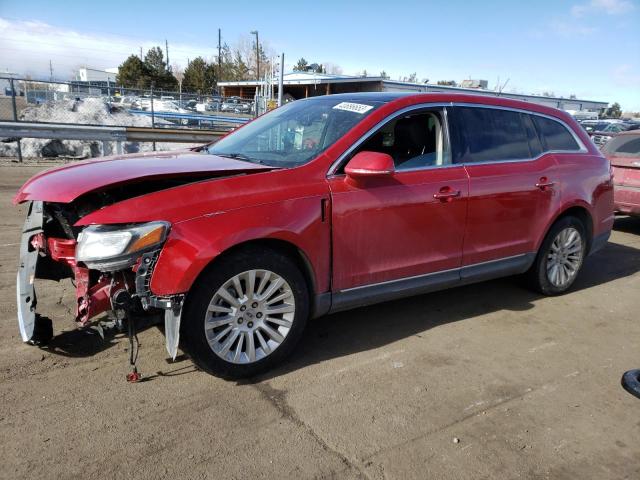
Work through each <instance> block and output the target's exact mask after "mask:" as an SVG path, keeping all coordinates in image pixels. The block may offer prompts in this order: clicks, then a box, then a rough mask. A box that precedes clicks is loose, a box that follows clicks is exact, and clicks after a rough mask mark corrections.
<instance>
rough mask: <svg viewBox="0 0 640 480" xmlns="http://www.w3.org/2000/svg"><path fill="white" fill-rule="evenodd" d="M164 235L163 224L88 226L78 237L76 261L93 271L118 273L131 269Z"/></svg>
mask: <svg viewBox="0 0 640 480" xmlns="http://www.w3.org/2000/svg"><path fill="white" fill-rule="evenodd" d="M168 232H169V223H167V222H150V223H144V224H141V225H132V226H127V227H123V226H121V225H116V226H114V225H91V226H90V227H87V228H85V229H84V230H82V232H80V235H78V243H77V245H76V261H78V262H83V263H84V264H85V265H86V266H87V267H88V268H91V269H95V270H102V271H114V270H121V269H123V268H127V267H130V266H132V265H133V264H134V263H135V261H136V260H137V258H138V257H139V256H140V254H141V253H144V252H146V251H149V250H152V249H153V248H155V247H158V246H159V245H161V244H162V243H163V242H164V241H165V239H166V238H167V233H168Z"/></svg>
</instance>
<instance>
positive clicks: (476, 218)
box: [449, 106, 560, 266]
mask: <svg viewBox="0 0 640 480" xmlns="http://www.w3.org/2000/svg"><path fill="white" fill-rule="evenodd" d="M452 110H453V111H452V112H451V115H450V116H449V118H450V132H451V139H452V151H453V163H454V164H464V165H465V168H466V171H467V173H468V175H469V202H468V206H469V207H468V217H467V229H466V233H465V239H464V247H463V254H462V264H463V266H469V265H475V264H479V263H484V262H489V261H493V260H499V259H505V258H509V257H514V256H517V255H522V254H526V253H532V252H534V250H535V248H536V245H535V244H536V239H537V238H538V237H539V232H540V231H541V230H543V229H544V228H545V225H546V224H547V222H548V220H549V218H550V216H551V215H552V214H553V212H554V211H555V210H554V205H555V204H557V203H558V202H559V198H560V196H559V195H558V193H557V191H556V187H557V185H556V178H555V177H556V169H557V164H556V160H555V158H554V156H553V154H551V153H543V147H542V145H541V142H540V139H539V138H538V135H537V132H536V129H535V125H534V122H533V119H532V117H531V115H529V114H527V113H523V112H520V111H514V110H509V109H501V108H493V107H484V106H457V107H454V108H453V109H452Z"/></svg>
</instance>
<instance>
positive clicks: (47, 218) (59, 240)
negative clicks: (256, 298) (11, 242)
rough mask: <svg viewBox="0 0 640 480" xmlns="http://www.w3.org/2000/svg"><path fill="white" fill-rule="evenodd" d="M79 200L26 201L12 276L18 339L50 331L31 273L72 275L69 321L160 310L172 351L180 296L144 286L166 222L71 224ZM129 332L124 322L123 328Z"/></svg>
mask: <svg viewBox="0 0 640 480" xmlns="http://www.w3.org/2000/svg"><path fill="white" fill-rule="evenodd" d="M85 213H86V212H83V210H82V207H81V205H74V204H58V203H46V202H42V201H32V202H31V203H30V205H29V209H28V214H27V218H26V220H25V224H24V228H23V232H22V242H21V247H20V264H19V268H18V276H17V302H18V322H19V325H20V334H21V336H22V340H23V341H25V342H31V343H41V342H43V341H46V340H47V338H46V337H47V336H50V335H51V327H47V325H46V320H44V317H40V315H39V314H38V312H37V311H36V307H37V299H36V291H35V286H34V282H35V279H36V278H38V279H45V280H55V281H60V280H62V279H64V278H71V279H72V281H73V282H74V285H75V288H76V306H75V320H76V322H77V323H78V324H79V325H80V326H86V325H88V324H89V323H90V321H91V319H92V318H94V317H96V316H97V315H99V314H102V313H105V312H108V311H110V310H111V311H113V312H114V313H115V318H119V319H122V318H127V321H128V322H129V323H130V324H132V322H134V321H135V320H134V316H136V315H135V314H141V315H153V314H154V313H156V314H157V313H161V312H162V311H163V310H164V321H165V333H166V345H167V351H168V352H169V355H170V356H171V357H172V358H175V356H176V353H177V349H178V341H179V329H180V315H181V310H182V302H183V299H184V295H180V294H179V295H172V296H169V297H159V296H155V295H153V294H152V292H151V289H150V281H151V276H152V274H153V269H154V266H155V264H156V261H157V259H158V256H159V254H160V250H161V249H162V246H163V244H164V242H165V240H166V238H167V235H168V233H169V230H170V228H171V225H170V224H169V223H168V222H164V221H154V222H147V223H142V224H127V225H91V226H88V227H76V226H74V224H75V223H76V222H77V220H78V219H79V218H80V217H81V216H83V214H85ZM130 331H131V328H130Z"/></svg>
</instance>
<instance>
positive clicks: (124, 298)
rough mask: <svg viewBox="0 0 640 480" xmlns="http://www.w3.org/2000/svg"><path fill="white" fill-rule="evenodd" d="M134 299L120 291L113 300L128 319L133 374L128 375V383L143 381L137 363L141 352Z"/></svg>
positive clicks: (130, 362) (130, 359)
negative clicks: (133, 306) (133, 313)
mask: <svg viewBox="0 0 640 480" xmlns="http://www.w3.org/2000/svg"><path fill="white" fill-rule="evenodd" d="M131 302H132V299H131V294H130V293H129V292H127V291H126V290H120V291H119V292H117V293H116V294H115V297H114V299H113V303H114V305H116V306H118V307H121V308H122V309H123V310H124V311H125V315H126V317H127V327H128V328H127V332H128V337H129V365H130V366H131V372H130V373H128V374H127V382H131V383H135V382H139V381H140V379H141V375H140V373H138V368H137V367H136V362H137V361H138V352H139V351H140V341H139V340H138V334H137V333H136V326H135V322H134V320H133V315H132V305H131Z"/></svg>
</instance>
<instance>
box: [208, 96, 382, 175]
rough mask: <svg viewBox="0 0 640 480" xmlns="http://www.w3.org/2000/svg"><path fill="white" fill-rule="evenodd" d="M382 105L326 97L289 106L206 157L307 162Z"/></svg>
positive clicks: (221, 143)
mask: <svg viewBox="0 0 640 480" xmlns="http://www.w3.org/2000/svg"><path fill="white" fill-rule="evenodd" d="M381 104H382V102H370V101H367V102H363V103H354V102H345V101H342V100H341V99H338V98H335V97H331V96H330V95H329V96H325V97H317V98H314V99H310V100H299V101H297V102H291V103H288V104H286V105H284V106H282V107H280V108H277V109H275V110H273V111H272V112H270V113H268V114H266V115H264V116H262V117H260V118H257V119H256V120H254V121H253V122H251V123H249V124H248V125H246V126H245V127H243V128H242V129H240V130H238V131H237V132H235V133H232V134H230V135H229V136H227V137H224V138H223V139H222V140H220V141H219V142H217V143H216V144H214V145H212V146H210V147H209V148H208V151H209V153H212V154H215V155H220V156H229V157H233V158H239V159H242V160H247V161H250V162H255V163H262V164H265V165H271V166H276V167H296V166H299V165H303V164H305V163H307V162H309V161H310V160H311V159H313V158H315V157H316V156H318V154H320V153H321V152H323V151H324V150H325V149H326V148H328V147H329V146H330V145H331V144H333V143H334V142H335V141H336V140H338V139H339V138H340V137H342V136H343V135H344V134H345V133H346V132H347V131H349V130H350V129H351V128H352V127H353V126H354V125H356V124H357V123H358V122H360V121H361V120H362V119H363V118H365V117H366V116H368V115H369V114H370V113H371V112H372V111H373V110H375V109H376V108H377V107H379V106H380V105H381Z"/></svg>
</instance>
